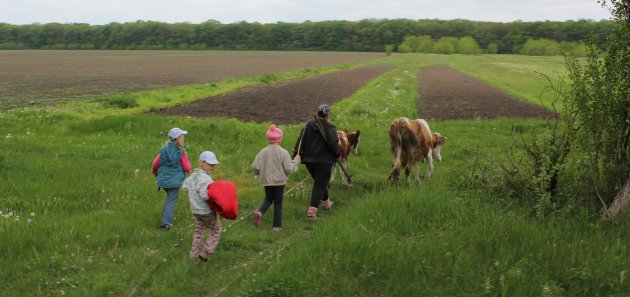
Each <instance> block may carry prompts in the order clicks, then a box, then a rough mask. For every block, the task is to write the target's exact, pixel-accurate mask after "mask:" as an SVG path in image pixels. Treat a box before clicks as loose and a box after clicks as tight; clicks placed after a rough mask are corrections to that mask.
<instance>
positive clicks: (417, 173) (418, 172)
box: [413, 162, 421, 183]
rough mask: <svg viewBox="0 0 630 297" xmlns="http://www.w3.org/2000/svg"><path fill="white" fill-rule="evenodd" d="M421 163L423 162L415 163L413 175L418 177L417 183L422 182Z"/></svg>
mask: <svg viewBox="0 0 630 297" xmlns="http://www.w3.org/2000/svg"><path fill="white" fill-rule="evenodd" d="M420 163H421V162H414V163H413V173H414V174H415V176H416V182H417V183H419V182H420Z"/></svg>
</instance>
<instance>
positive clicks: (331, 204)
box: [322, 199, 335, 210]
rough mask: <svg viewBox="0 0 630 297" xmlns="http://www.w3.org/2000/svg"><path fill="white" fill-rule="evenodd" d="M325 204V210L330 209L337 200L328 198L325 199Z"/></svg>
mask: <svg viewBox="0 0 630 297" xmlns="http://www.w3.org/2000/svg"><path fill="white" fill-rule="evenodd" d="M322 203H323V205H324V209H325V210H329V209H331V208H332V206H333V204H335V202H332V200H330V199H328V200H324V201H322Z"/></svg>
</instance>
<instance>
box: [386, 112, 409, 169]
mask: <svg viewBox="0 0 630 297" xmlns="http://www.w3.org/2000/svg"><path fill="white" fill-rule="evenodd" d="M406 125H407V123H406V122H405V121H404V120H403V119H398V120H396V121H394V122H393V123H392V124H391V125H390V127H389V140H390V144H391V151H392V172H391V174H390V175H389V178H388V180H394V179H398V175H399V173H400V167H401V166H402V135H401V133H400V131H401V128H402V127H404V126H406Z"/></svg>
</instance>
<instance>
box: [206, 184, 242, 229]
mask: <svg viewBox="0 0 630 297" xmlns="http://www.w3.org/2000/svg"><path fill="white" fill-rule="evenodd" d="M208 197H209V198H210V199H208V206H209V207H210V209H212V210H214V211H216V212H217V213H218V214H219V215H220V216H221V217H223V218H226V219H229V220H234V219H236V218H237V217H238V199H237V198H236V185H235V184H234V183H232V182H229V181H223V180H219V181H215V182H213V183H211V184H209V185H208Z"/></svg>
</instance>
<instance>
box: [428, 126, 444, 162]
mask: <svg viewBox="0 0 630 297" xmlns="http://www.w3.org/2000/svg"><path fill="white" fill-rule="evenodd" d="M431 138H433V139H432V140H433V147H432V148H431V152H432V153H433V158H435V159H436V160H438V161H442V155H441V154H440V150H441V149H442V145H443V144H444V142H446V136H442V134H440V133H437V132H435V133H433V134H431Z"/></svg>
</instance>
